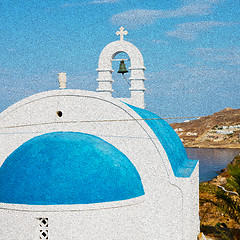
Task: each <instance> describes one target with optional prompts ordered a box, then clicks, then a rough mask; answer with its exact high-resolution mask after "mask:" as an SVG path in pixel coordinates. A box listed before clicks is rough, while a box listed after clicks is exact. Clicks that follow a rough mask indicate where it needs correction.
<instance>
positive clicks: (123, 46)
mask: <svg viewBox="0 0 240 240" xmlns="http://www.w3.org/2000/svg"><path fill="white" fill-rule="evenodd" d="M116 34H117V35H120V40H119V41H115V42H111V43H110V44H108V45H107V46H106V47H105V48H104V49H103V50H102V52H101V54H100V57H99V62H98V69H97V71H98V78H97V81H98V89H97V92H99V94H101V95H102V96H103V97H112V92H113V89H112V83H113V79H112V73H113V69H112V61H113V59H114V57H115V56H116V55H117V54H119V53H122V52H124V53H126V54H128V56H129V57H130V62H131V67H130V68H129V70H130V71H131V76H130V78H129V80H130V82H131V86H130V88H129V90H130V91H131V97H130V98H119V99H120V100H122V101H124V102H126V103H129V104H131V105H134V106H136V107H140V108H144V107H145V101H144V91H145V88H144V81H145V77H144V70H145V67H144V62H143V57H142V54H141V52H140V51H139V49H138V48H137V47H136V46H134V45H133V44H132V43H130V42H127V41H125V40H124V35H127V34H128V32H127V31H126V30H124V28H123V27H120V28H119V31H117V32H116Z"/></svg>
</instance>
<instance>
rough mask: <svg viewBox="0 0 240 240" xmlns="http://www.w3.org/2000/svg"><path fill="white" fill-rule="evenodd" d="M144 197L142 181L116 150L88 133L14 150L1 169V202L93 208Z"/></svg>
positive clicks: (55, 136) (56, 136)
mask: <svg viewBox="0 0 240 240" xmlns="http://www.w3.org/2000/svg"><path fill="white" fill-rule="evenodd" d="M141 195H144V190H143V186H142V182H141V179H140V176H139V174H138V172H137V170H136V168H135V167H134V165H133V164H132V163H131V161H130V160H129V159H128V158H127V157H126V156H125V155H124V154H123V153H122V152H120V151H119V150H118V149H117V148H115V147H114V146H112V145H111V144H109V143H107V142H106V141H104V140H102V139H100V138H98V137H96V136H93V135H89V134H84V133H77V132H54V133H48V134H44V135H41V136H37V137H34V138H32V139H30V140H29V141H27V142H25V143H24V144H23V145H21V146H20V147H19V148H18V149H16V150H15V151H14V152H13V153H12V154H11V155H9V156H8V158H7V159H6V160H5V162H4V163H3V165H2V166H1V168H0V202H3V203H13V204H29V205H56V204H90V203H100V202H110V201H119V200H126V199H130V198H135V197H139V196H141Z"/></svg>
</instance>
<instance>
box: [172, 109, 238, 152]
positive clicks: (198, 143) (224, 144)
mask: <svg viewBox="0 0 240 240" xmlns="http://www.w3.org/2000/svg"><path fill="white" fill-rule="evenodd" d="M171 126H172V128H173V129H174V130H175V132H176V133H177V134H178V136H179V137H180V139H181V141H182V142H183V144H184V146H185V147H199V148H240V109H232V108H226V109H224V110H221V111H219V112H216V113H214V114H213V115H210V116H206V117H201V118H199V119H197V120H194V121H188V122H183V123H173V124H171Z"/></svg>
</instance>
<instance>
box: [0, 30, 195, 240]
mask: <svg viewBox="0 0 240 240" xmlns="http://www.w3.org/2000/svg"><path fill="white" fill-rule="evenodd" d="M118 33H119V34H120V36H121V38H120V40H119V41H115V42H112V43H110V44H109V45H107V46H106V47H105V48H104V49H103V51H102V53H101V55H100V59H99V66H98V69H97V71H98V74H99V75H98V79H97V81H98V83H99V85H98V89H97V92H90V91H82V90H72V89H66V88H65V87H66V86H65V84H66V76H65V74H60V75H59V80H60V89H59V90H54V91H48V92H42V93H39V94H36V95H33V96H30V97H28V98H26V99H23V100H21V101H20V102H17V103H15V104H14V105H12V106H10V107H9V108H7V109H6V110H5V111H4V112H2V113H1V114H0V126H1V134H0V141H1V145H0V165H1V168H0V202H1V203H0V219H1V220H0V225H1V230H0V239H2V240H30V239H31V240H32V239H49V240H63V239H68V240H70V239H75V240H80V239H84V240H105V239H106V240H110V239H112V240H127V239H131V240H134V239H135V240H139V239H142V240H143V239H144V240H158V239H159V240H180V239H181V240H183V239H184V240H193V239H197V235H198V233H199V215H198V207H199V206H198V182H199V173H198V161H196V160H189V159H188V158H187V155H186V152H185V149H184V147H183V145H182V143H181V140H180V139H179V137H178V136H177V134H176V133H175V132H174V130H173V129H172V128H171V127H170V126H169V125H168V124H167V123H166V122H165V121H163V120H162V119H160V118H159V117H158V116H157V115H155V114H153V113H151V112H149V111H147V110H145V109H144V105H145V104H144V91H145V88H144V80H145V78H144V70H145V68H144V62H143V58H142V55H141V53H140V51H139V50H138V49H137V48H136V47H135V46H134V45H133V44H131V43H130V42H127V41H125V40H123V35H124V34H126V32H125V31H123V29H122V28H120V31H119V32H118ZM121 52H125V53H127V54H128V55H129V57H130V61H131V67H130V70H131V77H130V81H131V87H130V91H131V98H129V99H116V98H113V97H112V82H113V80H112V72H113V70H112V59H113V58H114V57H115V56H116V55H117V54H118V53H121Z"/></svg>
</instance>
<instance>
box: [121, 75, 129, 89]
mask: <svg viewBox="0 0 240 240" xmlns="http://www.w3.org/2000/svg"><path fill="white" fill-rule="evenodd" d="M122 75H123V78H124V79H125V80H126V82H127V84H128V85H129V86H131V84H130V83H129V81H128V80H127V79H126V77H125V76H124V73H122Z"/></svg>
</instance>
